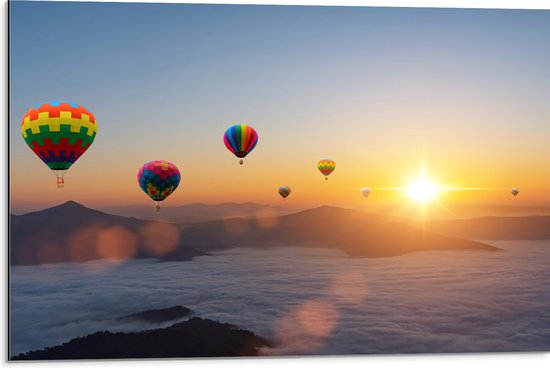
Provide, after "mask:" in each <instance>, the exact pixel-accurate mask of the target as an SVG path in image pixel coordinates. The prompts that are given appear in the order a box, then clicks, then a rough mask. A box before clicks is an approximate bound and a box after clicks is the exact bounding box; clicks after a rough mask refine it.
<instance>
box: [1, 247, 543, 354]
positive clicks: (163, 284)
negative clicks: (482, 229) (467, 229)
mask: <svg viewBox="0 0 550 368" xmlns="http://www.w3.org/2000/svg"><path fill="white" fill-rule="evenodd" d="M492 244H494V245H496V246H498V247H501V248H503V249H504V251H501V252H484V251H441V252H415V253H411V254H407V255H404V256H399V257H389V258H379V259H365V258H356V257H350V256H348V255H346V254H344V253H342V252H340V251H337V250H330V249H307V248H292V247H281V248H272V249H263V250H260V249H233V250H229V251H223V252H218V253H215V255H214V256H205V257H198V258H195V259H194V260H193V261H191V262H164V263H162V262H157V261H156V260H153V259H148V260H130V261H126V262H121V263H110V262H108V261H93V262H87V263H83V264H77V263H65V264H51V265H42V266H18V267H11V272H10V316H9V317H10V329H11V331H10V332H11V333H10V340H11V341H10V347H11V352H10V353H11V355H15V354H18V353H22V352H26V351H29V350H33V349H39V348H44V347H46V346H53V345H57V344H60V343H63V342H66V341H68V340H70V339H72V338H74V337H77V336H83V335H86V334H89V333H93V332H95V331H100V330H111V331H135V330H143V329H148V328H156V327H162V326H167V325H170V324H172V323H174V321H171V322H167V323H164V324H160V325H159V324H157V325H151V324H148V323H146V322H137V321H128V320H122V321H121V320H120V319H119V318H120V317H124V316H127V315H129V314H132V313H136V312H140V311H143V310H146V309H155V308H166V307H170V306H175V305H183V306H186V307H188V308H191V309H192V310H194V311H195V312H196V315H197V316H200V317H204V318H210V319H214V320H219V321H221V322H228V323H232V324H234V325H236V326H239V327H241V328H244V329H250V330H252V331H254V332H255V333H257V334H259V335H262V336H264V337H267V338H269V339H272V340H273V341H274V342H275V343H276V347H275V348H274V349H266V350H264V351H263V352H264V354H269V355H270V354H275V355H280V354H290V355H296V354H298V355H302V354H339V355H340V354H366V353H430V352H484V351H537V350H539V351H540V350H543V351H544V350H546V351H547V350H550V307H549V306H550V277H549V276H550V242H548V241H546V242H493V243H492Z"/></svg>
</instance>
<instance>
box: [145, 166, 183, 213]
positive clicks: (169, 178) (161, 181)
mask: <svg viewBox="0 0 550 368" xmlns="http://www.w3.org/2000/svg"><path fill="white" fill-rule="evenodd" d="M180 178H181V175H180V172H179V170H178V168H177V167H176V166H175V165H174V164H172V163H170V162H168V161H164V160H155V161H149V162H146V163H145V164H144V165H143V166H142V167H141V169H139V172H138V174H137V179H138V183H139V186H140V187H141V189H142V190H143V191H144V192H145V194H147V195H148V196H149V197H151V199H152V200H153V201H156V202H161V201H164V200H165V199H166V198H167V197H168V196H169V195H170V194H172V193H173V192H174V191H175V190H176V188H177V187H178V185H179V183H180ZM156 209H157V211H159V210H160V204H157V206H156Z"/></svg>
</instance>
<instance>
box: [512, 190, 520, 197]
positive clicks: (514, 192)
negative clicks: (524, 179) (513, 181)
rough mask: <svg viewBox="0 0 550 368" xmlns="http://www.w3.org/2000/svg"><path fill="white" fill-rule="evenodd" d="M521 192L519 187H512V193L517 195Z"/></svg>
mask: <svg viewBox="0 0 550 368" xmlns="http://www.w3.org/2000/svg"><path fill="white" fill-rule="evenodd" d="M518 193H519V189H518V188H512V194H513V195H514V197H515V196H517V195H518Z"/></svg>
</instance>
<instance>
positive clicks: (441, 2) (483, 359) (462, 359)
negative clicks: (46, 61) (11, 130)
mask: <svg viewBox="0 0 550 368" xmlns="http://www.w3.org/2000/svg"><path fill="white" fill-rule="evenodd" d="M53 1H56V0H53ZM67 1H77V0H67ZM93 1H101V2H107V0H93ZM118 2H156V3H182V1H177V0H175V1H174V0H164V1H144V0H120V1H118ZM184 2H185V3H203V4H204V3H208V4H228V3H229V4H263V5H275V4H277V5H324V6H331V5H339V6H386V7H434V8H486V9H489V8H490V9H550V0H522V1H518V0H422V1H419V0H378V1H371V0H342V1H337V0H327V1H319V0H310V1H307V0H268V1H265V0H264V1H262V0H250V1H246V0H236V1H231V2H229V1H223V0H221V1H220V0H210V1H193V0H189V1H184ZM2 5H3V6H2V10H3V14H2V16H3V19H4V20H7V1H5V0H3V1H2ZM4 24H5V23H4V22H3V25H4ZM0 28H1V30H0V32H1V36H2V37H0V42H1V44H2V51H1V52H2V57H1V60H0V65H1V66H2V70H3V71H4V73H2V75H1V77H0V78H2V80H3V82H4V83H3V85H4V88H3V89H2V90H1V92H0V97H2V98H0V100H1V104H0V111H2V112H3V113H4V116H5V117H6V122H5V124H4V129H2V130H1V132H0V135H1V138H0V139H1V142H2V143H0V146H1V147H2V149H0V155H1V157H0V169H1V170H2V172H3V173H6V174H7V159H8V158H7V155H6V153H7V149H6V147H5V143H7V139H8V137H7V95H6V91H7V87H6V84H7V80H6V77H7V74H6V70H7V69H6V68H7V62H6V61H7V43H6V41H7V34H6V29H7V26H5V25H4V26H2V27H0ZM7 180H9V179H8V178H5V179H4V180H1V181H0V182H1V186H2V187H1V190H2V191H3V193H4V195H3V196H1V201H2V205H3V208H4V211H2V213H1V215H0V216H1V219H0V221H2V223H3V225H4V226H3V227H2V229H3V232H2V236H3V239H4V242H3V243H4V244H5V241H6V240H5V239H6V236H7V217H6V212H7V205H8V203H7V202H6V198H7V197H6V193H7V187H6V184H7ZM6 249H7V244H5V247H4V248H3V253H2V254H3V262H2V264H1V266H0V267H1V271H0V272H1V273H2V277H3V278H4V279H3V280H4V282H3V283H2V292H3V294H4V298H5V299H4V303H2V306H1V311H2V318H1V323H2V325H3V332H4V337H7V319H6V317H7V309H6V308H7V300H6V296H7V291H8V290H7V280H6V279H5V277H6V274H7V259H5V257H6V256H5V255H6ZM549 307H550V306H549ZM0 341H2V343H0V344H1V345H2V353H3V354H2V357H3V364H7V363H6V359H7V339H5V338H4V339H0ZM14 364H15V363H14ZM182 365H183V366H185V367H201V368H203V367H228V368H233V367H234V368H237V367H238V368H241V367H295V366H296V367H315V368H318V367H333V366H335V365H340V366H344V367H361V368H363V367H407V368H431V367H434V368H435V367H437V368H442V367H445V368H447V367H449V368H454V367H460V368H462V367H464V366H467V367H468V368H470V367H484V368H485V367H499V368H512V367H513V368H516V367H532V368H543V367H544V368H548V367H550V353H523V354H513V353H503V354H434V355H386V356H380V355H376V356H357V357H305V358H271V359H247V358H243V359H211V360H197V359H192V360H164V361H158V360H157V361H150V360H147V361H145V360H142V361H109V362H106V361H96V362H46V363H25V364H24V366H25V367H42V366H46V367H56V366H61V367H69V366H75V367H86V368H87V367H105V366H108V367H113V366H117V367H118V366H121V367H134V366H141V367H151V366H161V367H176V366H177V367H181V366H182Z"/></svg>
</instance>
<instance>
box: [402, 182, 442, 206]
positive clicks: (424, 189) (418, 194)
mask: <svg viewBox="0 0 550 368" xmlns="http://www.w3.org/2000/svg"><path fill="white" fill-rule="evenodd" d="M406 192H407V195H408V196H409V197H410V199H411V200H412V201H414V202H420V203H426V202H429V201H431V200H434V199H435V198H436V197H437V186H436V185H435V184H434V183H432V182H431V181H429V180H428V179H427V178H425V177H421V178H418V179H415V180H413V181H412V182H411V183H410V184H409V185H408V187H407V189H406Z"/></svg>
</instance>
